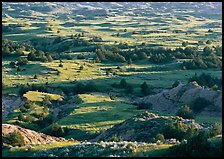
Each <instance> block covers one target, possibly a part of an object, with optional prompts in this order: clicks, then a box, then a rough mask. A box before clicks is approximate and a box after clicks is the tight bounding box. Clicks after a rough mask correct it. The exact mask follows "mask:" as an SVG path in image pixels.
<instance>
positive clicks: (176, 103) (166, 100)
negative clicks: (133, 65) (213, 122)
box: [134, 82, 222, 116]
mask: <svg viewBox="0 0 224 159" xmlns="http://www.w3.org/2000/svg"><path fill="white" fill-rule="evenodd" d="M198 97H201V98H205V99H206V100H208V101H210V102H211V103H213V104H214V106H213V109H215V110H217V111H210V109H211V108H209V107H208V108H206V109H205V110H204V111H203V112H202V113H201V114H207V115H208V113H206V112H208V111H209V115H211V116H217V115H221V108H222V92H221V91H214V90H212V89H207V88H203V87H201V86H199V85H198V84H197V82H191V83H188V84H186V85H185V84H179V85H178V86H177V87H175V88H172V89H169V90H164V91H162V92H160V93H158V94H155V95H149V96H146V97H143V98H139V99H137V100H135V101H134V103H136V104H138V103H151V104H152V109H153V110H157V111H160V112H166V113H170V114H173V113H176V111H177V110H178V109H179V108H180V106H182V105H184V104H191V103H192V102H193V101H194V100H195V99H196V98H198ZM199 115H200V114H199Z"/></svg>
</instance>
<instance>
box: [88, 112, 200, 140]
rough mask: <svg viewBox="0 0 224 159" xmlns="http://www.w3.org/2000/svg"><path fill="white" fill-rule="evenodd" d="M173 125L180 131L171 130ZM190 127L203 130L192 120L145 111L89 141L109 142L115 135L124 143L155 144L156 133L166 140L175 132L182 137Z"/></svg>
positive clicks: (173, 136) (174, 136)
mask: <svg viewBox="0 0 224 159" xmlns="http://www.w3.org/2000/svg"><path fill="white" fill-rule="evenodd" d="M175 125H176V126H177V127H181V130H180V129H178V130H177V129H173V126H174V127H176V126H175ZM190 127H193V128H196V129H202V128H203V127H202V126H201V125H199V124H197V123H195V121H194V120H189V119H183V118H181V117H178V116H159V115H156V114H153V113H150V112H147V111H146V112H145V113H142V114H139V115H136V116H134V117H133V118H130V119H127V120H125V121H124V122H122V123H120V124H117V125H115V126H113V127H112V128H111V129H108V130H106V131H105V132H104V133H102V134H100V135H99V136H97V137H96V138H95V139H93V140H91V141H92V142H94V141H96V142H98V141H111V140H113V137H114V136H115V135H116V136H117V137H118V138H119V137H121V138H122V139H123V140H124V141H138V142H155V141H153V140H154V139H153V138H155V136H156V135H157V134H158V133H161V134H163V135H164V136H165V137H166V138H167V139H169V138H176V135H175V133H176V132H177V131H178V132H177V133H179V134H182V135H184V134H185V133H186V131H187V129H189V128H190ZM171 129H172V130H171Z"/></svg>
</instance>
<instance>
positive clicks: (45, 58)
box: [27, 50, 53, 62]
mask: <svg viewBox="0 0 224 159" xmlns="http://www.w3.org/2000/svg"><path fill="white" fill-rule="evenodd" d="M27 59H28V60H29V61H41V62H52V61H53V58H52V57H51V55H50V54H46V53H45V52H43V51H41V50H32V51H31V52H30V53H29V54H28V56H27Z"/></svg>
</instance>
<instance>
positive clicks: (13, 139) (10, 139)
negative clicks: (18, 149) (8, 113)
mask: <svg viewBox="0 0 224 159" xmlns="http://www.w3.org/2000/svg"><path fill="white" fill-rule="evenodd" d="M6 140H7V143H8V144H10V145H12V146H24V145H25V141H24V138H23V136H22V135H21V133H20V132H18V131H14V132H13V133H9V134H8V135H7V136H6Z"/></svg>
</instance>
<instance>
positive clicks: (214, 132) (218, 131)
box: [210, 123, 222, 137]
mask: <svg viewBox="0 0 224 159" xmlns="http://www.w3.org/2000/svg"><path fill="white" fill-rule="evenodd" d="M220 134H222V126H221V125H220V124H218V123H214V124H213V126H212V129H211V131H210V137H214V136H217V135H220Z"/></svg>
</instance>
